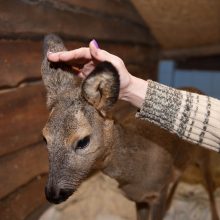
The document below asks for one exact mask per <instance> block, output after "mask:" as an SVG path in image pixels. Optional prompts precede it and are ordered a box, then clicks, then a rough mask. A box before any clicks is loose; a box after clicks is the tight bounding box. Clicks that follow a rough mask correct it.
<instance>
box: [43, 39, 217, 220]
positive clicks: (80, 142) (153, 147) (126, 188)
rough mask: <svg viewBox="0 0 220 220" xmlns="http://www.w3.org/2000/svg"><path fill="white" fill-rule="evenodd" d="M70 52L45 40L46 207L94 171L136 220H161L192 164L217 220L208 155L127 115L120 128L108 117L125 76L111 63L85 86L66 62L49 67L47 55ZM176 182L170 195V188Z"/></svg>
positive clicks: (99, 67)
mask: <svg viewBox="0 0 220 220" xmlns="http://www.w3.org/2000/svg"><path fill="white" fill-rule="evenodd" d="M48 50H49V51H51V52H58V51H62V50H65V47H64V45H63V43H62V40H61V39H60V38H59V37H57V36H55V35H48V36H47V37H46V38H45V41H44V56H45V57H44V61H43V64H42V77H43V82H44V84H45V87H46V89H47V106H48V109H49V110H50V115H49V119H48V121H47V123H46V125H45V127H44V129H43V135H44V137H45V139H46V141H47V148H48V154H49V177H48V182H47V186H46V188H45V194H46V198H47V199H48V201H50V202H52V203H56V204H57V203H60V202H62V201H65V200H66V199H67V198H68V197H69V196H70V195H72V194H73V192H74V191H76V189H77V188H78V187H79V185H80V183H82V181H83V180H85V179H86V178H87V177H88V175H90V174H91V173H92V172H93V171H95V170H101V171H102V172H104V173H105V174H106V175H108V176H110V177H112V178H114V179H116V180H117V181H118V183H119V187H120V189H121V190H122V191H123V192H124V194H125V195H126V197H127V198H129V199H130V200H132V201H134V202H135V203H136V207H137V219H139V220H146V219H151V220H161V219H163V217H164V214H165V211H166V209H167V206H168V203H170V201H171V198H172V195H173V192H174V189H175V185H177V184H175V183H177V182H178V180H179V178H180V177H181V174H182V173H183V171H184V170H185V168H186V167H187V166H188V165H189V164H190V163H192V162H197V163H198V164H199V166H201V170H202V171H203V174H204V180H205V183H206V188H207V190H208V192H209V196H210V202H211V208H212V217H213V220H217V219H218V215H217V211H216V207H215V201H214V197H213V190H214V186H213V182H212V178H211V175H210V172H209V166H208V163H209V153H208V151H207V150H205V149H203V148H200V147H198V146H196V145H194V146H192V144H189V143H187V142H185V141H182V140H180V139H179V138H178V137H176V136H174V135H172V134H168V133H167V132H166V131H165V130H162V129H160V128H159V127H157V126H154V125H152V124H149V123H147V122H145V121H141V120H138V119H135V118H134V116H129V117H127V119H126V120H125V121H124V122H123V123H122V124H119V123H117V122H116V121H114V120H113V119H111V118H110V117H109V116H108V110H109V109H111V107H112V106H113V105H114V103H115V102H116V101H117V99H118V93H119V84H120V82H119V76H118V73H117V70H116V69H115V68H114V66H112V64H110V63H108V62H102V63H100V64H98V65H97V66H96V68H95V69H94V70H93V71H92V73H91V74H90V75H89V76H88V77H87V78H86V79H85V80H83V81H82V80H81V79H79V78H78V77H76V76H74V74H73V73H72V68H71V67H70V66H68V65H67V64H65V63H51V62H49V61H48V60H47V58H46V53H47V51H48ZM171 183H174V187H173V189H172V190H171V191H170V193H168V187H169V185H170V184H171Z"/></svg>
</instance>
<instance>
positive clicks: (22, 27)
mask: <svg viewBox="0 0 220 220" xmlns="http://www.w3.org/2000/svg"><path fill="white" fill-rule="evenodd" d="M15 5H16V7H14V6H15ZM0 14H2V15H3V16H1V17H0V37H12V38H15V37H25V38H28V37H32V38H33V37H37V36H38V38H39V37H42V36H43V35H45V34H46V33H51V32H52V33H54V32H56V33H60V35H62V36H64V37H66V38H71V39H92V38H96V39H104V40H110V41H125V42H133V43H135V42H139V43H144V44H148V45H149V44H151V43H154V42H155V41H154V39H153V38H152V36H150V34H149V31H148V30H147V29H146V28H145V27H140V26H137V25H135V24H133V23H129V22H125V21H123V20H120V19H118V20H115V19H114V18H111V19H110V18H106V17H105V16H103V17H102V18H101V17H98V16H96V15H95V14H86V13H81V12H80V11H77V10H74V11H69V10H65V9H59V8H58V7H56V8H55V7H53V4H51V3H49V2H45V1H40V2H39V3H38V4H36V5H30V4H27V3H25V1H19V0H8V1H4V2H2V3H1V5H0ZM27 18H28V19H27Z"/></svg>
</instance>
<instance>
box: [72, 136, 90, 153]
mask: <svg viewBox="0 0 220 220" xmlns="http://www.w3.org/2000/svg"><path fill="white" fill-rule="evenodd" d="M89 142H90V136H86V137H84V138H83V139H81V140H79V141H78V142H77V144H76V148H75V150H82V149H85V148H86V147H87V146H88V145H89Z"/></svg>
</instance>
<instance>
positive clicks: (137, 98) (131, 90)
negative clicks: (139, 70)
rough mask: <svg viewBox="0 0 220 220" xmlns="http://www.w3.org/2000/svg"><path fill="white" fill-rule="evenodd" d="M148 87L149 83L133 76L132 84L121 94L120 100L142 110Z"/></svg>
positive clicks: (131, 78)
mask: <svg viewBox="0 0 220 220" xmlns="http://www.w3.org/2000/svg"><path fill="white" fill-rule="evenodd" d="M147 85H148V82H147V81H145V80H143V79H140V78H137V77H135V76H132V75H131V77H130V82H129V84H128V86H127V87H126V88H125V89H123V90H122V91H121V92H120V96H119V99H121V100H124V101H128V102H130V103H131V104H132V105H134V106H136V107H138V108H140V107H141V105H142V104H143V102H144V99H145V96H146V92H147Z"/></svg>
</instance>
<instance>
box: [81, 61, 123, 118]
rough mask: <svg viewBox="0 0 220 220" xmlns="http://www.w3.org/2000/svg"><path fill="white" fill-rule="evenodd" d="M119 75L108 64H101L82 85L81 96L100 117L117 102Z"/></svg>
mask: <svg viewBox="0 0 220 220" xmlns="http://www.w3.org/2000/svg"><path fill="white" fill-rule="evenodd" d="M119 89H120V80H119V74H118V71H117V70H116V68H115V67H114V66H113V65H112V64H111V63H109V62H107V61H105V62H101V63H99V64H98V65H97V66H96V68H95V69H94V70H93V71H92V72H91V73H90V74H89V75H88V77H87V78H86V79H85V80H84V81H83V83H82V95H83V96H84V98H85V99H86V100H87V101H88V102H89V103H90V104H92V105H93V106H94V107H95V108H96V109H97V110H99V111H100V113H101V114H102V115H105V114H106V111H107V110H108V109H109V108H110V107H112V106H113V105H114V104H115V102H116V101H117V100H118V96H119Z"/></svg>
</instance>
